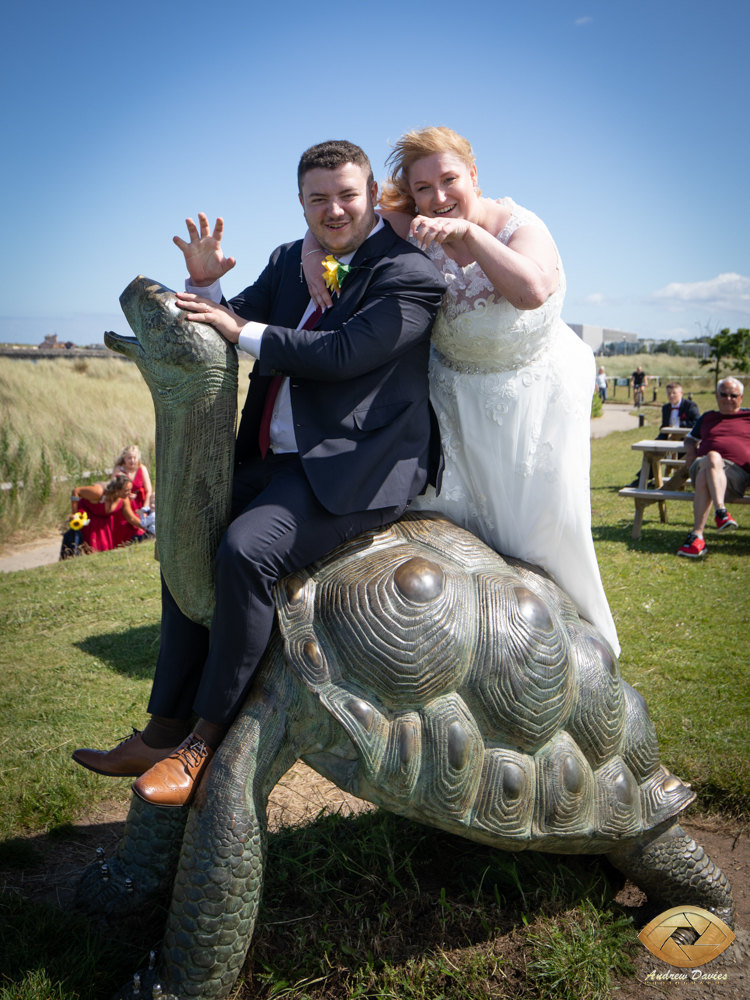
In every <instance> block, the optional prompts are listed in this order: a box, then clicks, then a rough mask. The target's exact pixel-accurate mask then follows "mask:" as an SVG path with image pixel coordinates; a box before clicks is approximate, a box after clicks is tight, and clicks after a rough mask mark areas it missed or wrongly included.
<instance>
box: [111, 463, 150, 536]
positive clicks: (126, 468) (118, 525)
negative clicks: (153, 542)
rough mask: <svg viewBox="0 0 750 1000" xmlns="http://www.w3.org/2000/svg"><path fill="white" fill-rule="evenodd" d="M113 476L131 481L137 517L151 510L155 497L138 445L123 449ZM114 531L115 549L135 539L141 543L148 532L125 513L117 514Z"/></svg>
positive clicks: (133, 503)
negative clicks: (134, 523) (144, 511)
mask: <svg viewBox="0 0 750 1000" xmlns="http://www.w3.org/2000/svg"><path fill="white" fill-rule="evenodd" d="M112 475H113V476H117V475H124V476H127V477H128V479H129V480H130V482H131V484H132V485H131V497H130V502H131V505H132V507H133V511H134V512H135V514H136V516H139V515H140V512H141V510H143V508H144V507H146V508H148V509H150V508H151V498H152V495H153V488H152V486H151V477H150V476H149V474H148V469H147V468H146V466H145V465H144V464H143V462H141V450H140V448H139V447H138V445H135V444H133V445H131V446H130V447H129V448H124V449H123V451H122V454H121V455H120V457H119V458H118V459H117V461H116V462H115V467H114V469H113V470H112ZM112 530H113V532H114V543H115V548H117V546H118V545H127V544H128V543H129V542H131V541H132V540H133V539H134V538H135V539H137V540H139V541H140V540H141V539H143V538H145V537H146V532H145V531H143V530H142V529H141V527H140V522H139V526H138V528H137V529H136V528H135V527H134V526H133V524H132V523H131V522H130V521H129V519H128V518H127V516H126V515H125V514H124V513H121V514H115V519H114V522H113V529H112Z"/></svg>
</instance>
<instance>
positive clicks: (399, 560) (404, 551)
mask: <svg viewBox="0 0 750 1000" xmlns="http://www.w3.org/2000/svg"><path fill="white" fill-rule="evenodd" d="M432 555H433V554H432V553H431V552H427V553H425V554H424V555H423V554H421V553H419V554H415V553H413V549H412V547H411V546H409V547H407V546H402V545H396V546H393V547H392V548H389V549H385V550H383V551H375V552H372V553H370V554H369V555H368V559H367V560H362V559H360V560H351V561H350V562H349V563H348V565H347V583H346V586H342V585H341V581H340V579H339V578H336V577H330V578H328V579H326V580H324V581H322V582H321V583H319V586H318V600H317V614H318V622H319V623H320V625H321V626H322V627H323V628H324V629H325V631H326V634H327V635H328V637H329V640H330V643H331V645H332V646H333V647H334V648H335V650H336V654H337V659H338V664H339V669H340V671H341V675H342V677H343V678H344V679H345V680H348V681H350V682H352V683H354V684H356V685H357V686H358V687H359V688H361V689H362V690H363V691H367V692H371V693H372V694H373V695H375V697H376V698H378V699H379V700H380V701H381V702H382V703H383V705H385V706H386V707H387V708H388V709H389V710H390V711H398V710H407V709H418V708H421V707H422V706H424V705H426V704H427V703H428V702H430V701H432V700H433V699H434V698H437V697H438V696H439V695H441V694H443V693H444V692H446V691H449V690H452V689H454V688H455V686H456V683H457V681H458V680H459V679H460V677H461V675H462V673H463V672H464V670H465V669H466V660H467V646H468V648H469V649H470V648H471V636H472V634H473V632H474V628H475V620H476V615H475V613H474V602H473V600H472V597H473V595H472V591H471V589H470V588H468V587H467V586H466V584H465V580H464V577H463V574H462V573H461V570H460V568H459V567H458V566H456V565H455V564H452V563H449V562H448V561H447V560H445V559H441V560H440V561H438V560H437V558H434V559H433V558H428V557H431V556H432ZM352 623H356V627H352ZM467 638H468V639H469V642H468V643H467Z"/></svg>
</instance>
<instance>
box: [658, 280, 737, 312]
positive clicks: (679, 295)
mask: <svg viewBox="0 0 750 1000" xmlns="http://www.w3.org/2000/svg"><path fill="white" fill-rule="evenodd" d="M647 298H648V300H649V301H650V302H654V303H658V304H659V305H666V306H667V307H668V308H670V309H673V310H675V311H679V312H682V311H683V310H685V309H687V308H688V307H690V306H693V307H695V306H698V307H699V308H701V309H707V310H709V311H712V312H715V311H717V310H718V311H721V312H735V313H746V314H748V315H750V278H746V277H745V276H744V275H742V274H734V273H729V274H720V275H718V277H716V278H712V279H711V280H710V281H692V282H684V283H683V282H679V281H673V282H671V284H669V285H666V286H665V287H664V288H660V289H659V290H658V291H656V292H652V293H651V295H649V296H647Z"/></svg>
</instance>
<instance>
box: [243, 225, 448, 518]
mask: <svg viewBox="0 0 750 1000" xmlns="http://www.w3.org/2000/svg"><path fill="white" fill-rule="evenodd" d="M301 246H302V243H301V241H297V242H296V243H288V244H285V245H284V246H281V247H278V248H277V249H276V250H275V251H274V252H273V254H271V258H270V260H269V262H268V265H267V267H266V268H265V270H264V271H263V273H262V274H261V276H260V277H259V278H258V280H257V281H256V282H255V284H254V285H251V286H250V287H249V288H246V289H245V290H244V291H243V292H241V293H240V294H239V295H238V296H236V297H235V298H233V299H232V300H231V306H232V308H233V309H234V311H235V312H236V313H237V314H238V315H240V316H242V317H243V318H244V319H249V320H255V321H256V322H260V323H266V324H268V326H267V329H266V331H265V333H264V335H263V342H262V346H261V356H260V359H259V361H258V362H256V364H255V367H254V368H253V371H252V373H251V375H250V389H249V391H248V395H247V401H246V403H245V406H244V409H243V411H242V420H241V422H240V429H239V432H238V435H237V451H236V461H237V463H238V464H241V463H242V462H243V461H245V460H246V459H248V458H249V457H251V456H254V455H258V454H259V453H260V452H259V447H258V432H259V430H260V420H261V416H262V412H263V404H264V401H265V397H266V392H267V389H268V385H269V382H270V379H271V377H272V376H273V375H287V376H289V387H290V395H291V402H292V412H293V414H294V431H295V436H296V439H297V447H298V448H299V453H300V458H301V460H302V466H303V468H304V470H305V474H306V475H307V478H308V480H309V482H310V485H311V486H312V489H313V492H314V493H315V495H316V497H317V498H318V500H320V502H321V503H322V504H323V506H324V507H326V509H327V510H329V511H331V513H333V514H348V513H352V512H353V511H357V510H371V509H375V508H379V507H396V506H405V505H406V504H407V503H408V502H409V501H411V500H412V499H413V498H414V497H415V496H416V495H417V494H419V493H421V492H422V491H423V490H424V488H425V486H426V484H427V483H428V482H431V483H432V484H433V485H435V486H436V487H438V488H439V485H440V476H441V474H442V451H441V449H440V434H439V428H438V426H437V421H436V419H435V415H434V413H433V411H432V407H431V406H430V401H429V385H428V380H427V365H428V359H429V347H430V332H431V330H432V324H433V322H434V320H435V316H436V315H437V311H438V308H439V306H440V301H441V299H442V296H443V292H444V291H445V282H444V280H443V278H442V276H441V275H440V274H439V272H438V271H437V269H436V268H435V267H434V265H433V264H432V263H431V262H430V261H429V260H428V258H427V257H426V256H425V255H424V254H423V253H421V251H419V250H417V249H416V247H413V246H411V244H409V243H407V242H406V241H405V240H402V239H401V238H400V237H399V236H397V235H396V234H395V233H394V232H393V229H392V228H391V226H390V225H389V224H388V223H387V222H386V224H385V226H384V228H383V229H382V230H381V231H380V232H378V233H376V234H375V235H374V236H372V237H370V238H369V239H368V240H366V241H365V243H364V244H363V245H362V246H361V247H360V248H359V250H358V251H357V253H356V254H355V256H354V258H353V259H352V262H351V268H352V270H351V272H350V274H349V275H348V276H347V278H346V280H345V282H344V284H343V287H342V291H341V294H340V296H339V297H338V298H336V299H335V301H334V305H333V307H332V308H331V309H329V310H328V311H327V312H326V313H325V314H324V315H323V317H322V318H321V320H320V321H319V322H318V325H317V327H316V328H315V329H313V330H297V329H296V326H297V324H298V323H299V321H300V319H301V318H302V315H303V313H304V311H305V309H306V308H307V305H308V303H309V301H310V296H309V293H308V291H307V285H306V284H305V283H304V281H302V280H301V277H300V275H301V271H300V261H301Z"/></svg>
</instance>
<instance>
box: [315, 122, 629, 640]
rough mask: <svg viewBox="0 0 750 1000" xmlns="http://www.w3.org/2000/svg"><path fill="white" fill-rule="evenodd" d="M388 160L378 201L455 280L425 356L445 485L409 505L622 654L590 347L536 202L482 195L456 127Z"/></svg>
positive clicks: (430, 134)
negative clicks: (604, 541)
mask: <svg viewBox="0 0 750 1000" xmlns="http://www.w3.org/2000/svg"><path fill="white" fill-rule="evenodd" d="M388 163H389V165H390V167H391V175H390V177H389V179H388V181H387V182H386V184H385V185H384V190H383V194H382V196H381V200H380V209H379V211H380V213H381V215H383V216H384V217H385V218H386V219H387V220H388V221H389V222H390V223H391V225H392V226H393V228H394V229H395V230H396V232H397V233H399V235H401V236H403V237H405V238H409V239H410V241H411V242H413V243H415V244H416V245H417V246H419V247H420V248H421V249H422V250H424V251H425V253H427V255H428V256H429V257H430V259H431V260H432V261H433V262H434V264H435V266H436V267H437V268H438V269H439V270H440V271H441V273H442V274H443V276H444V277H445V279H446V282H447V285H448V290H447V292H446V294H445V297H444V299H443V304H442V306H441V310H440V313H439V314H438V318H437V320H436V321H435V326H434V328H433V333H432V343H433V349H432V356H431V362H430V394H431V400H432V404H433V407H434V408H435V412H436V413H437V416H438V420H439V421H440V431H441V439H442V444H443V451H444V454H445V472H444V475H443V484H442V489H441V492H440V494H439V495H438V496H436V495H435V491H434V489H432V487H430V488H429V489H428V492H427V493H426V494H425V495H424V496H421V497H417V498H416V500H415V501H414V502H413V503H412V505H411V508H410V509H411V510H419V509H430V510H435V511H440V512H442V513H444V514H446V515H447V516H448V517H450V518H451V519H452V520H453V521H455V522H456V523H457V524H460V525H462V526H463V527H465V528H467V529H468V530H469V531H471V532H473V533H474V534H475V535H478V536H479V537H480V538H482V539H483V540H484V541H485V542H486V543H487V544H488V545H490V546H491V547H492V548H493V549H495V550H496V551H498V552H501V553H504V554H505V555H509V556H514V557H516V558H518V559H523V560H525V561H527V562H530V563H534V564H536V565H537V566H541V567H542V568H543V569H544V570H546V571H547V572H548V573H549V574H550V576H552V577H553V578H554V579H555V581H556V582H557V583H558V584H559V585H560V587H562V589H563V590H565V591H566V592H567V593H568V594H569V595H570V597H571V599H572V600H573V602H574V603H575V605H576V607H577V608H578V611H579V612H580V614H581V615H582V617H584V618H586V619H587V620H588V621H590V622H591V623H592V624H593V625H595V626H596V628H597V629H599V631H600V632H601V633H602V634H603V635H604V637H605V639H606V640H607V641H608V642H609V644H610V645H611V647H612V649H613V651H614V652H615V654H617V655H619V652H620V646H619V642H618V640H617V631H616V628H615V623H614V621H613V619H612V614H611V612H610V610H609V605H608V603H607V598H606V596H605V594H604V588H603V587H602V582H601V577H600V574H599V567H598V564H597V561H596V553H595V551H594V543H593V539H592V537H591V502H590V494H589V488H590V486H589V464H590V443H589V433H590V432H589V420H590V414H591V397H592V394H593V387H594V375H595V364H594V356H593V354H592V352H591V350H590V348H589V347H587V346H586V345H585V344H584V343H583V341H582V340H581V339H580V338H579V337H577V336H576V334H575V333H573V331H572V330H571V329H570V328H569V327H568V326H566V324H565V323H563V321H562V319H561V318H560V313H561V310H562V305H563V299H564V297H565V275H564V272H563V269H562V263H561V261H560V256H559V254H558V252H557V247H556V246H555V244H554V242H553V240H552V237H551V236H550V234H549V232H548V230H547V227H546V226H545V225H544V223H543V222H542V221H541V220H540V219H539V218H537V216H536V215H534V214H533V212H530V211H528V210H527V209H525V208H521V207H520V206H519V205H516V204H515V203H514V202H513V201H512V200H511V199H510V198H503V199H501V200H499V201H492V200H490V199H488V198H483V197H482V196H481V191H480V189H479V187H478V186H477V170H476V165H475V161H474V155H473V152H472V148H471V146H470V144H469V142H468V141H467V140H466V139H464V138H463V137H462V136H460V135H458V134H457V133H456V132H454V131H452V129H448V128H444V127H437V128H436V127H428V128H422V129H419V130H416V131H412V132H407V133H406V134H405V135H404V136H402V137H401V139H400V140H399V141H398V142H397V143H396V145H395V147H394V151H393V154H392V155H391V157H390V158H389V161H388ZM305 271H306V276H307V278H308V283H309V284H310V285H311V291H313V286H316V287H315V291H314V292H313V294H314V297H315V296H316V295H317V296H320V282H319V281H316V280H315V278H317V275H314V274H313V273H312V272H313V268H312V267H306V268H305Z"/></svg>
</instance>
